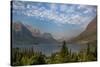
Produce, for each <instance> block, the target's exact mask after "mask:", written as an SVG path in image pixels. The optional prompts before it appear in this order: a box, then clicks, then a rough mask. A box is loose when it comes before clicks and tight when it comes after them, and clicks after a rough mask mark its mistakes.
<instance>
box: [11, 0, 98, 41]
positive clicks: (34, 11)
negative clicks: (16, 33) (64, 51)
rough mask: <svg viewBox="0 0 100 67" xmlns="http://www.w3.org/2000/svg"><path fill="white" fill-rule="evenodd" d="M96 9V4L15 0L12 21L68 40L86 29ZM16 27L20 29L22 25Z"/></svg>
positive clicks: (56, 37)
mask: <svg viewBox="0 0 100 67" xmlns="http://www.w3.org/2000/svg"><path fill="white" fill-rule="evenodd" d="M96 11H97V10H96V6H95V5H94V6H90V5H80V4H61V3H44V2H42V3H39V2H28V1H13V2H12V21H13V22H18V21H20V22H21V23H23V24H25V25H29V26H31V28H34V29H37V30H39V31H41V33H44V32H45V33H50V34H52V36H53V37H54V38H55V39H57V40H59V39H66V40H68V39H70V38H73V37H75V36H77V35H79V34H80V33H81V32H83V31H84V30H85V29H86V27H87V25H88V24H89V22H91V21H92V20H93V19H94V18H95V16H96ZM16 28H17V30H19V28H20V26H17V27H16ZM28 28H29V27H28ZM31 31H32V30H31Z"/></svg>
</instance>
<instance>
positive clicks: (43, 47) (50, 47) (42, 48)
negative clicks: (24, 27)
mask: <svg viewBox="0 0 100 67" xmlns="http://www.w3.org/2000/svg"><path fill="white" fill-rule="evenodd" d="M66 46H67V47H68V49H71V51H72V52H78V51H80V50H81V49H85V48H86V47H87V45H82V44H81V45H80V44H67V45H66ZM12 47H13V48H24V49H25V48H27V49H28V48H29V49H30V48H33V49H34V51H39V52H42V53H43V54H46V55H50V54H51V53H54V52H58V51H59V50H60V49H61V45H60V44H38V45H34V44H26V45H25V44H24V45H15V44H14V45H12Z"/></svg>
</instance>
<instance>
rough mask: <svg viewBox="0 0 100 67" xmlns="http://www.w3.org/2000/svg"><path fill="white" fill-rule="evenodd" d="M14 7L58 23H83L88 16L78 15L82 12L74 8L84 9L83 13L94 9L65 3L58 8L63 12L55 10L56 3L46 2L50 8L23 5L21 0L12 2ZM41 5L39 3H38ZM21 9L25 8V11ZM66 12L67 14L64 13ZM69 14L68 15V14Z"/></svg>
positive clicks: (25, 13)
mask: <svg viewBox="0 0 100 67" xmlns="http://www.w3.org/2000/svg"><path fill="white" fill-rule="evenodd" d="M13 4H14V6H13V8H14V9H21V10H22V11H23V12H22V13H23V14H24V15H26V16H29V17H32V16H35V17H39V18H40V19H44V20H45V19H48V20H52V21H54V23H57V24H58V25H59V24H61V25H63V24H66V23H68V24H82V23H84V21H83V20H85V22H86V21H87V19H85V18H88V20H89V17H85V16H84V17H83V16H81V15H80V13H81V14H82V12H78V13H76V12H75V9H76V8H77V9H79V10H81V9H84V10H85V11H84V12H83V13H92V11H93V10H94V9H93V8H92V7H89V6H84V5H79V6H78V7H76V8H75V6H70V7H69V8H67V5H65V4H64V5H62V4H61V5H60V8H59V10H61V11H65V13H59V12H58V11H57V9H58V5H56V4H48V5H49V6H50V9H46V7H43V6H42V7H38V6H36V5H32V4H27V5H26V7H25V4H23V3H21V2H15V3H13ZM40 5H41V4H40ZM23 9H26V10H25V11H24V10H23ZM66 13H67V14H66ZM68 14H69V15H68Z"/></svg>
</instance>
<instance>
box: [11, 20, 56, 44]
mask: <svg viewBox="0 0 100 67" xmlns="http://www.w3.org/2000/svg"><path fill="white" fill-rule="evenodd" d="M12 42H13V43H14V44H38V43H57V41H56V40H55V39H54V38H53V37H52V35H51V34H50V33H43V34H41V32H40V31H39V29H32V27H27V25H24V24H22V23H21V22H13V23H12Z"/></svg>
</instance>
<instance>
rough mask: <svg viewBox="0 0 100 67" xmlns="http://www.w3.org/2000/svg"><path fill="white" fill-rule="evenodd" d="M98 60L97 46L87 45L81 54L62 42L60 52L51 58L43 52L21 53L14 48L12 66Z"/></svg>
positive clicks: (29, 51) (26, 51) (27, 51)
mask: <svg viewBox="0 0 100 67" xmlns="http://www.w3.org/2000/svg"><path fill="white" fill-rule="evenodd" d="M96 60H97V46H95V47H94V46H93V47H91V43H87V48H86V49H81V50H80V51H79V52H72V51H71V49H68V47H67V46H66V42H65V41H63V42H62V46H61V49H60V51H59V52H55V53H52V54H51V56H46V55H44V54H42V52H35V51H34V50H33V48H32V49H30V50H24V51H21V50H20V49H19V48H12V53H11V65H12V66H22V65H40V64H57V63H69V62H87V61H96Z"/></svg>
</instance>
